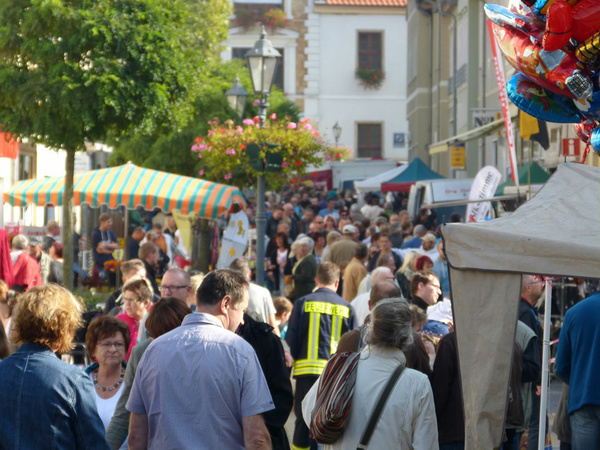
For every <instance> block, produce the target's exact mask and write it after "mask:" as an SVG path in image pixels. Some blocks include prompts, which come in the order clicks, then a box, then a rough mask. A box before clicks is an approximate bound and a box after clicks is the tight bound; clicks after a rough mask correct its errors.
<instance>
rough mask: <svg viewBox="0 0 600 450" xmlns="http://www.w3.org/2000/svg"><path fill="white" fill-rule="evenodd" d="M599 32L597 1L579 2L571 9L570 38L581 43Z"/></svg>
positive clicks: (599, 9)
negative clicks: (571, 27)
mask: <svg viewBox="0 0 600 450" xmlns="http://www.w3.org/2000/svg"><path fill="white" fill-rule="evenodd" d="M599 30H600V2H599V1H598V0H579V2H578V3H577V4H576V5H575V6H574V7H573V30H572V36H573V39H575V40H576V41H577V42H579V43H581V42H584V41H586V40H587V39H588V38H590V37H592V36H593V35H594V34H595V33H596V32H597V31H599Z"/></svg>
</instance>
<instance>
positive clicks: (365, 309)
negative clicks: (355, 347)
mask: <svg viewBox="0 0 600 450" xmlns="http://www.w3.org/2000/svg"><path fill="white" fill-rule="evenodd" d="M384 280H388V281H391V282H392V283H393V282H394V274H393V273H392V271H391V269H390V268H389V267H386V266H380V267H377V268H376V269H375V270H373V272H372V273H371V284H372V286H375V284H377V283H378V282H380V281H384ZM371 290H372V289H371ZM370 298H371V291H367V292H365V293H364V294H359V295H358V296H357V297H356V298H355V299H354V300H352V306H354V309H355V310H356V318H357V319H358V324H359V325H362V324H363V323H365V318H366V317H367V316H368V315H369V314H370V311H369V300H370Z"/></svg>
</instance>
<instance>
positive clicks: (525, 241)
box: [441, 163, 600, 449]
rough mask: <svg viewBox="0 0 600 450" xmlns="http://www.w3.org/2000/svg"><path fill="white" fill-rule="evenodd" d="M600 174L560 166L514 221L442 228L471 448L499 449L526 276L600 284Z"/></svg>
mask: <svg viewBox="0 0 600 450" xmlns="http://www.w3.org/2000/svg"><path fill="white" fill-rule="evenodd" d="M599 193H600V169H598V168H596V167H589V166H584V165H580V164H570V163H565V164H562V165H561V166H560V167H559V168H558V170H557V172H556V173H555V174H554V175H553V176H552V177H551V178H550V179H549V180H548V182H547V183H546V184H545V185H544V187H543V188H542V189H541V190H540V191H539V192H538V194H537V195H536V196H535V197H533V198H532V199H531V200H530V201H528V202H527V203H526V204H524V205H522V206H521V207H520V208H518V209H517V210H516V211H515V212H514V213H513V214H511V215H508V216H505V217H501V218H499V219H496V220H493V221H490V222H482V223H465V224H447V225H443V226H442V228H441V231H442V236H443V238H444V242H445V250H446V256H447V258H448V263H449V267H450V270H449V272H450V286H451V292H452V299H453V307H454V323H455V327H456V334H457V341H458V353H459V361H460V367H461V377H462V385H463V399H464V410H465V441H466V442H465V444H466V447H465V448H467V449H483V448H485V449H491V448H494V447H498V446H499V445H500V442H501V436H502V427H503V424H504V416H505V410H506V399H507V389H508V380H509V371H510V362H511V353H512V348H513V341H514V336H515V329H516V322H517V316H518V300H519V296H520V287H521V286H520V284H521V274H523V273H528V274H538V275H550V276H574V277H575V276H576V277H582V278H600V227H599V226H598V221H599V219H600V195H599Z"/></svg>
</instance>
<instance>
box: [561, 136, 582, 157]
mask: <svg viewBox="0 0 600 450" xmlns="http://www.w3.org/2000/svg"><path fill="white" fill-rule="evenodd" d="M580 143H581V141H580V140H579V139H577V138H569V139H563V140H562V154H563V156H579V155H580V148H579V146H580Z"/></svg>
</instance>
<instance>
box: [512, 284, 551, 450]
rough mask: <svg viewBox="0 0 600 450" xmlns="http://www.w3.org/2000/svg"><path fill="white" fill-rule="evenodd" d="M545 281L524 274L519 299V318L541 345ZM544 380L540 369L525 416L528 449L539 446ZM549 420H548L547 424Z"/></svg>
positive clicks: (531, 449) (532, 449)
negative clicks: (539, 304) (540, 307)
mask: <svg viewBox="0 0 600 450" xmlns="http://www.w3.org/2000/svg"><path fill="white" fill-rule="evenodd" d="M544 288H545V283H544V279H543V278H542V277H539V276H536V275H523V278H522V281H521V298H520V300H519V320H520V321H521V322H523V323H524V324H525V325H527V326H528V327H529V328H531V330H533V332H534V333H535V334H536V336H537V342H538V345H539V346H540V354H541V346H542V342H543V339H544V330H543V329H542V325H541V324H540V321H539V320H538V317H537V313H538V312H537V308H536V306H535V305H536V304H537V302H538V300H539V299H540V298H541V297H542V295H544ZM541 382H542V371H541V369H540V371H539V373H538V377H537V380H536V381H535V382H534V386H533V389H532V390H531V391H532V392H531V395H532V403H531V416H530V417H526V418H525V424H526V425H527V424H529V439H528V441H527V448H528V450H534V449H537V448H538V429H539V423H540V396H539V393H538V391H539V389H536V385H537V386H539V385H540V384H541ZM547 423H548V421H546V424H547Z"/></svg>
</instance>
